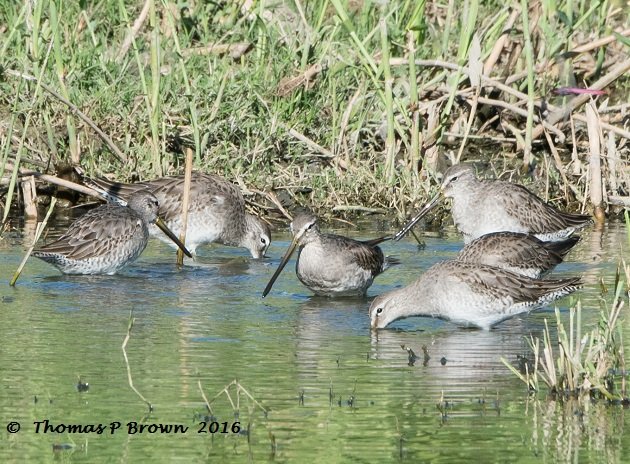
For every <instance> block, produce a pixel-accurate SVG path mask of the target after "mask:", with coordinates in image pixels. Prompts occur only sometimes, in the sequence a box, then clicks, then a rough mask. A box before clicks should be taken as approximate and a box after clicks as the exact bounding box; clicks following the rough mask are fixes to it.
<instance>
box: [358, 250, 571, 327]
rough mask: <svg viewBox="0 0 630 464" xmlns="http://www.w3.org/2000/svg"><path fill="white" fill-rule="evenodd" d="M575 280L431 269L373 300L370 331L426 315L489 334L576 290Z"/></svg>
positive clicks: (448, 264)
mask: <svg viewBox="0 0 630 464" xmlns="http://www.w3.org/2000/svg"><path fill="white" fill-rule="evenodd" d="M580 285H581V282H580V278H579V277H573V278H567V279H554V280H537V279H532V278H530V277H526V276H522V275H519V274H515V273H513V272H509V271H506V270H504V269H500V268H497V267H492V266H486V265H483V264H473V263H465V262H461V261H442V262H440V263H437V264H435V265H433V266H431V267H430V268H429V269H428V270H427V271H426V272H425V273H424V274H423V275H422V276H421V277H420V278H419V279H418V280H416V281H415V282H412V283H411V284H409V285H408V286H406V287H403V288H400V289H396V290H392V291H390V292H387V293H384V294H382V295H380V296H378V297H376V298H375V299H374V301H373V302H372V304H371V306H370V310H369V314H370V321H371V325H372V328H379V329H380V328H384V327H386V326H387V325H389V324H390V323H392V322H394V321H396V320H398V319H402V318H406V317H411V316H432V317H437V318H440V319H445V320H450V321H453V322H455V323H457V324H461V325H464V326H476V327H480V328H483V329H489V328H491V327H492V326H494V325H496V324H498V323H499V322H501V321H504V320H505V319H509V318H510V317H513V316H515V315H517V314H521V313H525V312H529V311H531V310H533V309H536V308H538V307H540V306H544V305H545V304H548V303H550V302H551V301H553V300H555V299H557V298H560V297H562V296H564V295H568V294H569V293H571V292H573V291H575V290H577V289H578V288H579V287H580Z"/></svg>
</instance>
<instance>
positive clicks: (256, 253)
mask: <svg viewBox="0 0 630 464" xmlns="http://www.w3.org/2000/svg"><path fill="white" fill-rule="evenodd" d="M84 180H85V182H86V184H88V185H90V186H92V187H94V188H95V189H97V190H98V191H99V192H102V193H104V194H105V195H108V194H111V195H114V196H115V197H121V198H128V197H129V195H130V194H131V193H133V192H137V191H140V190H148V191H149V192H151V193H153V194H154V195H155V196H156V197H157V199H158V200H159V202H160V211H159V215H160V217H162V218H163V219H164V222H166V224H167V225H168V227H169V228H171V230H172V231H173V232H174V233H175V234H177V235H179V234H180V231H181V225H182V220H181V216H182V200H183V197H184V176H183V175H180V176H175V177H162V178H159V179H155V180H150V181H146V182H137V183H134V184H124V183H120V182H112V181H109V180H106V179H89V178H84ZM189 201H190V203H189V205H190V206H189V208H188V224H187V227H186V246H187V247H188V249H189V250H190V251H191V253H193V254H195V253H196V250H197V247H198V246H200V245H202V244H205V243H213V242H216V243H220V244H223V245H228V246H235V247H243V248H247V249H248V250H249V252H250V253H251V255H252V256H253V257H254V258H262V257H263V256H264V255H265V253H266V251H267V248H269V244H270V243H271V231H270V229H269V226H268V225H267V224H266V223H264V222H263V221H262V220H260V219H259V218H257V217H256V216H253V215H251V214H249V213H247V212H246V211H245V200H244V199H243V195H242V194H241V191H240V190H239V188H238V187H237V186H235V185H233V184H231V183H230V182H228V181H227V180H225V179H223V178H222V177H219V176H213V175H210V174H204V173H200V172H194V173H193V175H192V180H191V185H190V200H189ZM150 232H151V235H152V236H156V237H157V238H159V239H161V240H163V241H167V240H166V237H164V235H162V234H161V233H160V232H159V231H158V230H157V229H155V228H153V227H152V228H151V229H150ZM167 243H170V242H167Z"/></svg>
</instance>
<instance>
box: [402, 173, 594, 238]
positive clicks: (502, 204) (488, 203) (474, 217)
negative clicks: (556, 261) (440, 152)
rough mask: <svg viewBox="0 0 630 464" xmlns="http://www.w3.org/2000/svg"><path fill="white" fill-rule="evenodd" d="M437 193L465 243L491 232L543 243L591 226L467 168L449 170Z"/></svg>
mask: <svg viewBox="0 0 630 464" xmlns="http://www.w3.org/2000/svg"><path fill="white" fill-rule="evenodd" d="M441 193H442V194H443V195H444V197H446V198H451V199H452V200H453V202H452V209H451V212H452V215H453V221H454V222H455V225H456V227H457V228H458V229H459V231H460V232H461V233H462V234H463V235H464V241H465V242H466V243H468V242H470V241H472V240H474V239H476V238H478V237H481V236H482V235H486V234H490V233H493V232H518V233H524V234H531V235H534V236H536V237H537V238H539V239H541V240H543V241H556V240H563V239H565V238H567V237H569V236H571V235H572V234H573V233H574V232H576V231H577V230H580V229H582V228H583V227H585V226H587V225H588V224H590V223H591V222H592V220H591V217H590V216H588V215H582V214H570V213H564V212H562V211H559V210H558V209H556V208H554V207H553V206H551V205H549V204H547V203H545V202H544V201H543V200H542V199H540V198H539V197H537V196H536V195H535V194H533V193H532V192H530V191H529V190H527V189H526V188H525V187H523V186H522V185H517V184H513V183H511V182H506V181H502V180H479V179H477V176H476V175H475V172H474V169H473V167H472V165H470V164H457V165H455V166H452V167H451V168H449V169H448V170H447V171H446V172H445V173H444V178H443V181H442V185H441ZM437 200H438V197H437V196H436V197H434V198H433V199H432V200H431V201H430V202H429V204H428V205H427V207H425V208H423V210H422V211H421V212H420V213H419V214H418V215H416V217H414V218H413V219H412V220H411V221H410V222H409V223H408V224H407V225H406V226H405V227H404V228H403V229H402V230H401V232H399V233H398V234H396V237H395V239H400V238H401V237H402V236H403V235H404V234H405V233H406V232H407V231H408V230H409V229H410V228H411V227H413V225H414V224H415V223H416V222H418V221H419V220H420V219H421V218H422V217H423V216H424V215H425V214H426V213H428V212H429V211H430V210H431V209H432V207H433V206H435V205H436V204H437V202H438V201H437Z"/></svg>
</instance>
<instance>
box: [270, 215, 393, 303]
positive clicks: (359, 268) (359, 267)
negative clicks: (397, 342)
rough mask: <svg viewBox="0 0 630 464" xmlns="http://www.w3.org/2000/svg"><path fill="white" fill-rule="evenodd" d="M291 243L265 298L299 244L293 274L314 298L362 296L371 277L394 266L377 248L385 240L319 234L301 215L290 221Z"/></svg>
mask: <svg viewBox="0 0 630 464" xmlns="http://www.w3.org/2000/svg"><path fill="white" fill-rule="evenodd" d="M291 230H292V232H293V240H292V241H291V244H290V245H289V248H288V249H287V252H286V253H285V255H284V257H283V258H282V260H281V261H280V265H279V266H278V269H276V272H275V273H274V275H273V276H272V277H271V280H270V281H269V283H268V284H267V287H266V288H265V290H264V292H263V297H264V296H266V295H267V294H268V293H269V291H270V290H271V287H272V286H273V283H274V282H275V281H276V279H277V277H278V275H280V272H282V269H283V268H284V266H285V265H286V264H287V262H288V261H289V258H290V257H291V255H292V254H293V251H294V250H295V248H296V247H297V246H298V245H299V252H298V259H297V263H296V268H295V269H296V273H297V276H298V279H300V282H302V283H303V284H304V285H305V286H306V287H308V288H309V289H310V290H311V291H312V292H313V293H315V294H316V295H323V296H342V295H344V296H345V295H365V292H366V291H367V289H368V287H369V286H370V285H372V282H373V281H374V278H375V277H376V276H377V275H379V274H380V273H382V272H384V271H385V270H386V269H388V268H389V266H390V265H392V264H396V263H397V261H396V260H394V259H391V258H388V257H386V256H384V255H383V251H382V250H381V249H380V247H379V246H378V244H379V243H381V242H383V241H384V240H387V239H388V238H387V237H383V238H378V239H375V240H369V241H365V242H361V241H358V240H354V239H351V238H347V237H343V236H341V235H334V234H322V233H320V231H319V227H318V225H317V218H316V217H315V216H313V215H312V214H310V213H300V214H298V215H296V216H295V218H294V219H293V221H292V222H291Z"/></svg>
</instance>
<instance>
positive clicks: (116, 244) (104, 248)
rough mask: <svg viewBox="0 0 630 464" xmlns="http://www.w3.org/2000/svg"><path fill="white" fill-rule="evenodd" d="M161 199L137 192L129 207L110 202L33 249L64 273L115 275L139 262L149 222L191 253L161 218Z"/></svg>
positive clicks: (36, 253)
mask: <svg viewBox="0 0 630 464" xmlns="http://www.w3.org/2000/svg"><path fill="white" fill-rule="evenodd" d="M158 207H159V205H158V200H157V198H155V195H153V194H152V193H150V192H147V191H140V192H135V193H134V194H132V195H131V196H130V197H129V201H128V203H127V206H120V205H116V204H106V205H102V206H99V207H98V208H95V209H93V210H91V211H89V212H87V213H86V214H84V215H83V216H81V217H80V218H78V219H77V220H76V221H74V222H73V223H72V224H70V227H69V228H68V230H67V231H66V232H65V233H64V234H63V235H62V236H61V237H60V238H59V239H57V240H55V241H54V242H52V243H49V244H48V245H44V246H43V247H41V248H39V249H38V250H36V251H34V252H33V256H36V257H37V258H40V259H43V260H44V261H47V262H49V263H50V264H53V265H54V266H56V267H57V268H58V269H59V270H60V271H61V272H63V273H64V274H109V275H111V274H114V273H116V271H118V270H119V269H121V268H122V267H124V266H126V265H127V264H129V263H131V262H133V261H135V260H136V259H137V258H138V256H140V253H142V251H143V250H144V249H145V247H146V246H147V242H148V240H149V224H155V225H156V226H157V227H159V228H160V229H161V230H162V231H163V232H164V233H165V234H166V235H167V236H168V237H169V238H170V239H171V240H173V242H174V243H175V244H176V245H177V246H178V247H179V248H181V249H182V251H183V252H184V253H185V254H186V255H187V256H190V257H192V255H191V254H190V252H189V251H188V250H187V249H186V247H184V245H183V244H182V243H181V242H180V241H179V240H178V239H177V237H176V236H175V235H174V234H173V232H171V230H170V229H169V228H168V227H167V226H166V225H165V224H164V222H163V221H162V220H161V219H160V218H159V217H158V215H157V213H158Z"/></svg>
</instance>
